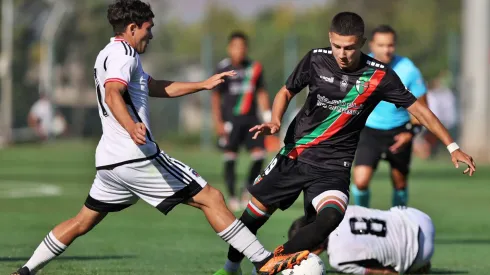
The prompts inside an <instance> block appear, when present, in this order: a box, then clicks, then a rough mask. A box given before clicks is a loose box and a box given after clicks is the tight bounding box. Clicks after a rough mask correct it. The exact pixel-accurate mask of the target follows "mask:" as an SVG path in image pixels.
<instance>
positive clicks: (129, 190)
mask: <svg viewBox="0 0 490 275" xmlns="http://www.w3.org/2000/svg"><path fill="white" fill-rule="evenodd" d="M206 184H207V183H206V181H205V180H204V179H203V178H202V177H201V176H200V175H199V174H198V173H197V172H196V171H195V170H194V169H192V168H191V167H189V166H187V165H185V164H183V163H182V162H180V161H178V160H176V159H173V158H171V157H170V156H168V155H167V154H165V153H164V152H163V151H162V152H160V154H159V155H158V156H157V157H156V158H154V159H151V160H144V161H139V162H133V163H128V164H124V165H121V166H117V167H115V168H113V169H111V170H98V171H97V174H96V176H95V180H94V183H93V184H92V188H91V189H90V193H89V196H88V197H87V200H86V201H85V206H86V207H88V208H89V209H92V210H95V211H98V212H116V211H120V210H122V209H124V208H126V207H129V206H131V205H133V204H134V203H136V202H137V201H138V199H139V198H141V199H143V200H144V201H146V202H147V203H149V204H151V205H152V206H153V207H156V208H157V209H158V210H160V211H161V212H163V213H164V214H167V213H168V212H170V210H172V208H174V207H175V206H176V205H177V204H179V203H182V202H184V201H186V200H188V199H190V198H192V197H193V196H195V195H196V194H197V193H199V192H200V191H201V190H202V189H203V188H204V186H206Z"/></svg>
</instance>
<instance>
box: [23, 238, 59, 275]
mask: <svg viewBox="0 0 490 275" xmlns="http://www.w3.org/2000/svg"><path fill="white" fill-rule="evenodd" d="M66 248H67V246H66V245H64V244H63V243H62V242H60V241H58V239H56V237H55V236H54V235H53V231H51V232H49V234H48V235H47V236H46V238H44V240H43V241H42V242H41V244H40V245H39V246H38V247H37V249H36V250H35V251H34V254H32V256H31V258H30V259H29V261H28V262H27V263H26V264H25V265H24V266H25V267H27V268H29V270H30V271H31V273H35V272H36V271H37V270H39V269H41V268H42V267H43V266H45V265H46V264H48V263H49V262H50V261H51V260H52V259H54V258H56V257H58V256H59V255H61V253H63V252H64V251H65V249H66Z"/></svg>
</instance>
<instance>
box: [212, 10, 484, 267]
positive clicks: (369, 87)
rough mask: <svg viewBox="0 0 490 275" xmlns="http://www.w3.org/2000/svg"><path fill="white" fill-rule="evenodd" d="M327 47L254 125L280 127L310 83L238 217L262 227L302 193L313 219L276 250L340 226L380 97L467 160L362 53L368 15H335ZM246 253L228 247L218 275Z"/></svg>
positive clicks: (313, 242) (318, 239)
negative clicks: (292, 103) (354, 170)
mask: <svg viewBox="0 0 490 275" xmlns="http://www.w3.org/2000/svg"><path fill="white" fill-rule="evenodd" d="M329 38H330V44H331V45H332V47H331V48H330V47H329V48H320V49H313V50H311V51H309V52H308V53H307V54H306V56H305V57H304V58H303V59H302V60H301V61H300V63H299V64H298V65H297V66H296V68H295V69H294V71H293V72H292V74H291V75H290V76H289V78H288V80H287V82H286V85H285V86H283V87H282V88H281V90H280V91H279V92H278V93H277V94H276V97H275V99H274V103H273V107H272V121H271V122H269V123H264V124H261V125H257V126H255V127H253V128H252V129H250V131H252V132H255V136H258V135H260V134H265V135H271V134H275V133H278V132H279V130H280V128H281V120H282V117H283V115H284V112H285V111H286V109H287V106H288V104H289V102H290V101H291V99H292V98H293V97H294V96H295V95H296V94H297V93H299V92H301V91H302V90H303V89H304V88H306V87H307V86H308V87H309V91H310V92H309V93H308V96H307V98H306V101H305V104H304V106H303V108H302V109H301V110H300V111H299V113H298V114H297V115H296V117H295V119H294V120H293V122H291V125H290V126H289V128H288V131H287V134H286V138H285V140H284V143H285V146H284V148H283V149H282V150H281V151H280V152H279V154H278V155H277V156H276V157H275V158H274V159H273V160H272V161H271V162H270V164H269V165H268V166H267V167H266V169H265V170H264V172H263V173H262V174H261V175H260V176H258V177H257V179H256V181H255V183H254V185H253V186H251V187H250V188H249V191H250V194H251V195H252V199H251V201H250V203H249V205H248V207H247V210H246V211H244V212H243V214H242V216H241V218H240V220H241V221H242V222H243V224H244V225H245V226H247V227H248V228H249V229H250V231H252V233H257V231H258V230H259V228H260V227H262V226H263V225H264V224H265V223H266V222H267V220H268V219H269V217H270V216H271V215H272V213H274V211H275V210H276V209H278V208H279V209H281V210H286V209H288V208H289V207H290V206H291V205H292V204H293V203H294V202H295V201H296V199H297V198H298V196H299V195H300V194H301V192H303V194H304V203H305V204H304V205H305V213H306V215H307V218H308V219H309V220H310V219H311V220H313V219H314V222H312V223H310V224H308V225H307V226H305V227H303V228H301V229H300V230H299V232H298V234H297V235H296V236H295V237H294V238H292V239H291V240H289V241H288V242H286V243H285V244H284V245H283V246H282V247H280V248H279V250H277V251H282V253H293V252H297V251H302V250H305V249H310V248H312V247H316V246H317V245H319V244H320V243H322V242H323V241H324V240H325V239H326V238H327V237H328V236H329V235H330V233H331V232H332V231H333V230H334V229H335V228H337V226H338V225H339V224H340V222H341V221H342V219H343V217H344V212H345V209H346V208H347V205H348V202H349V185H350V175H351V171H350V167H351V164H352V161H353V159H354V154H355V152H356V147H357V144H358V142H359V134H360V132H361V130H362V129H363V128H364V125H365V123H366V119H367V117H368V116H369V114H370V113H371V111H372V110H373V109H374V107H375V106H376V105H377V104H378V103H379V102H380V101H382V100H384V101H387V102H390V103H394V104H395V105H396V106H397V107H403V108H406V109H407V110H408V111H409V112H410V113H411V114H412V115H413V116H415V118H417V119H418V121H420V122H421V123H422V125H424V126H425V127H426V128H427V129H429V130H430V131H432V132H434V133H435V135H436V136H437V137H439V139H440V140H441V141H442V142H443V143H444V144H445V145H446V146H448V150H449V151H450V153H451V160H452V162H453V163H454V165H455V166H456V167H458V165H459V164H458V162H463V163H465V164H467V165H468V168H466V169H465V170H464V173H465V174H469V175H470V176H471V175H473V173H474V172H475V163H474V162H473V159H472V158H471V157H470V156H468V155H467V154H465V153H464V152H463V151H461V150H460V149H459V147H458V145H457V144H456V143H454V141H453V139H452V138H451V136H450V135H449V133H448V131H447V129H446V128H444V126H443V125H442V124H441V122H440V121H439V120H438V119H437V117H436V116H435V115H434V114H433V113H432V112H431V111H430V110H429V109H428V108H427V106H425V105H423V104H421V103H420V102H418V101H417V99H416V98H415V96H413V95H412V93H410V91H409V90H407V88H405V86H404V85H403V83H402V82H401V80H400V78H399V77H398V76H397V75H396V73H395V72H394V71H393V70H392V69H391V68H389V66H387V65H385V64H382V63H381V62H379V61H377V60H375V59H373V58H371V57H369V56H368V55H365V54H364V53H362V52H361V48H362V46H363V45H364V43H365V41H366V38H364V21H363V20H362V18H361V17H360V16H359V15H357V14H355V13H351V12H342V13H339V14H337V15H336V16H335V17H334V18H333V20H332V23H331V25H330V32H329ZM242 259H243V255H242V254H241V253H240V252H239V251H237V250H236V249H234V248H233V247H231V246H230V248H229V250H228V260H227V261H226V263H225V266H224V267H223V269H221V270H219V271H218V272H217V273H216V274H239V272H240V262H241V260H242Z"/></svg>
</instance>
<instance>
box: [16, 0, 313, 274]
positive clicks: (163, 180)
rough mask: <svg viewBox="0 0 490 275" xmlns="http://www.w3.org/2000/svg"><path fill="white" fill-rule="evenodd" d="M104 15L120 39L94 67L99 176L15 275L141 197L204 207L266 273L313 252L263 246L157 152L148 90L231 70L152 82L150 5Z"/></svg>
mask: <svg viewBox="0 0 490 275" xmlns="http://www.w3.org/2000/svg"><path fill="white" fill-rule="evenodd" d="M107 17H108V19H109V23H110V24H111V25H112V27H113V30H114V33H115V38H112V39H111V41H110V43H109V44H107V46H105V47H104V49H102V50H101V51H100V53H99V55H98V56H97V60H96V62H95V69H94V78H95V84H96V92H97V98H98V109H99V116H100V119H101V122H102V129H103V135H102V138H101V140H100V142H99V144H98V146H97V150H96V166H97V174H96V176H95V180H94V182H93V184H92V188H91V189H90V193H89V195H88V197H87V199H86V201H85V205H84V206H83V207H82V209H81V210H80V212H79V213H78V214H77V215H76V216H75V217H73V218H71V219H69V220H67V221H64V222H62V223H61V224H59V225H57V226H56V227H55V228H54V229H53V230H52V231H51V232H49V234H48V235H47V236H46V237H45V239H44V240H43V241H42V242H41V244H40V245H39V246H38V248H37V249H36V250H35V251H34V254H33V255H32V257H31V258H30V259H29V261H28V262H27V263H26V264H25V265H24V266H23V267H22V268H20V269H19V270H18V271H16V272H14V273H13V274H14V275H15V274H16V275H29V274H34V273H36V271H38V270H39V269H40V268H42V267H43V266H44V265H46V264H47V263H48V262H50V261H51V260H52V259H54V258H55V257H57V256H59V255H60V254H61V253H63V251H65V249H66V248H67V247H68V246H69V245H70V244H71V243H72V242H73V241H74V240H75V239H76V238H78V237H79V236H82V235H84V234H85V233H87V232H89V231H90V230H91V229H92V228H93V227H94V226H96V225H97V224H98V223H99V222H101V221H102V220H103V219H104V218H105V217H106V216H107V214H108V213H109V212H116V211H121V210H123V209H125V208H127V207H129V206H131V205H133V204H134V203H136V201H137V200H138V199H139V198H141V199H143V200H144V201H146V202H147V203H149V204H150V205H152V206H154V207H155V208H156V209H158V210H160V211H161V212H162V213H164V214H167V213H168V212H170V211H171V210H172V208H174V207H175V206H176V205H178V204H180V203H184V204H188V205H191V206H194V207H196V208H199V209H201V210H202V211H203V212H204V215H205V216H206V218H207V219H208V221H209V223H210V224H211V226H212V227H213V229H214V230H215V231H216V232H217V233H218V235H219V236H220V237H221V238H222V239H223V240H224V241H226V242H227V243H229V244H230V245H231V246H233V247H235V248H236V249H237V250H238V251H240V252H241V253H243V254H245V255H246V257H247V258H248V259H250V260H251V261H252V262H253V263H254V265H255V266H256V267H257V269H258V270H259V272H260V273H261V274H267V275H269V274H274V273H275V272H277V271H278V270H279V269H280V270H282V269H287V268H290V267H292V266H294V265H295V264H298V263H300V262H301V261H302V260H303V259H305V258H306V257H307V256H308V254H309V253H308V251H302V252H299V253H293V254H289V255H286V254H284V253H274V254H272V253H270V252H269V251H267V250H265V249H264V247H263V246H262V244H260V242H259V241H258V240H257V238H256V237H255V235H254V234H252V233H251V232H250V230H249V229H247V227H245V226H244V225H243V223H242V222H241V221H239V220H237V219H236V218H235V216H234V215H233V214H232V213H231V212H230V211H229V210H228V209H227V208H226V204H225V202H224V199H223V195H222V194H221V192H220V191H218V190H217V189H214V188H212V187H211V186H210V185H208V184H207V182H206V181H205V180H204V179H203V178H201V177H200V176H199V174H197V173H196V171H194V170H193V169H192V168H190V167H189V166H187V165H185V164H183V163H182V162H180V161H178V160H176V159H173V158H171V157H170V156H168V155H167V154H165V153H164V152H163V151H160V149H159V147H158V145H157V143H156V142H155V139H154V138H153V135H152V133H151V130H150V128H149V127H150V124H149V118H150V115H149V105H148V104H149V102H148V97H149V96H150V97H163V98H168V97H178V96H183V95H186V94H191V93H194V92H198V91H201V90H211V89H213V88H215V87H216V86H217V85H218V84H220V83H222V82H223V77H225V76H233V75H234V72H232V71H228V72H223V73H221V74H218V75H214V76H212V77H211V78H209V79H208V80H206V81H203V82H198V83H197V82H196V83H182V82H172V81H166V80H152V79H151V77H150V76H149V75H148V74H146V73H145V72H144V70H143V67H142V65H141V59H140V54H143V53H144V52H145V50H146V48H147V46H148V44H149V42H150V40H151V39H152V38H153V35H152V32H151V29H152V27H153V17H154V15H153V12H152V11H151V8H150V6H149V5H148V4H146V3H143V2H141V1H139V0H119V1H116V2H115V3H114V4H112V5H110V6H109V9H108V12H107ZM143 227H144V226H142V229H143Z"/></svg>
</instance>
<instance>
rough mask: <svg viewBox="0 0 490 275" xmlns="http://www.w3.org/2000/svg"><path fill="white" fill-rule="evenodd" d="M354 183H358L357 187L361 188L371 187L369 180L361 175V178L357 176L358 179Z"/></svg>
mask: <svg viewBox="0 0 490 275" xmlns="http://www.w3.org/2000/svg"><path fill="white" fill-rule="evenodd" d="M354 184H355V185H356V187H357V189H359V190H367V189H369V180H368V179H367V178H365V177H360V178H359V179H357V178H356V180H355V181H354Z"/></svg>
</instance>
